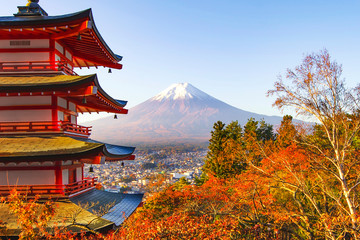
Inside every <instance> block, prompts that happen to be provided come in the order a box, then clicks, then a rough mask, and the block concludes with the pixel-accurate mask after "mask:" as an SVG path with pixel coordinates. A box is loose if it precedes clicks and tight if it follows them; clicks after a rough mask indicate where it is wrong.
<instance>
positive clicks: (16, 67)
mask: <svg viewBox="0 0 360 240" xmlns="http://www.w3.org/2000/svg"><path fill="white" fill-rule="evenodd" d="M33 71H45V72H48V71H60V72H64V73H65V74H68V75H77V74H76V73H75V72H74V71H73V70H72V68H70V67H68V65H67V64H66V62H63V61H55V62H50V61H31V62H0V73H1V72H3V73H7V72H33Z"/></svg>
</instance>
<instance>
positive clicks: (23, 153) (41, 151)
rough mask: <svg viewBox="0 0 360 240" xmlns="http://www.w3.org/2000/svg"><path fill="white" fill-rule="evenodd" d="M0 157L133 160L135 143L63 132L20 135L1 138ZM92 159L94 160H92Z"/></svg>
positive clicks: (10, 158)
mask: <svg viewBox="0 0 360 240" xmlns="http://www.w3.org/2000/svg"><path fill="white" fill-rule="evenodd" d="M0 145H1V148H0V161H2V162H3V161H4V160H5V161H24V160H30V161H31V160H33V161H42V160H46V161H49V158H51V159H52V160H54V161H56V160H64V159H66V160H70V159H74V160H76V159H77V160H84V161H88V160H89V159H92V158H94V157H96V156H101V157H105V159H104V160H105V161H114V160H131V159H133V155H132V154H133V153H134V151H135V148H134V147H123V146H117V145H108V144H106V143H102V142H98V141H93V140H89V139H86V138H74V137H69V136H64V135H37V136H34V135H31V136H29V135H21V136H19V135H17V136H4V137H1V138H0ZM90 162H91V161H90Z"/></svg>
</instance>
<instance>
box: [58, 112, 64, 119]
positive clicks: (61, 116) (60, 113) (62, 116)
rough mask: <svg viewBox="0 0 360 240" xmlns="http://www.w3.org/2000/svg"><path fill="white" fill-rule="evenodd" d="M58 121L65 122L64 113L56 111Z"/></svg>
mask: <svg viewBox="0 0 360 240" xmlns="http://www.w3.org/2000/svg"><path fill="white" fill-rule="evenodd" d="M58 120H59V121H65V118H64V112H62V111H58Z"/></svg>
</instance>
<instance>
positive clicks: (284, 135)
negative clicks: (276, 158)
mask: <svg viewBox="0 0 360 240" xmlns="http://www.w3.org/2000/svg"><path fill="white" fill-rule="evenodd" d="M292 120H293V118H292V116H290V115H285V116H284V117H283V120H282V121H281V125H280V127H279V129H278V130H277V136H276V146H277V147H279V148H287V147H288V146H290V145H291V144H292V143H293V142H294V141H295V140H296V138H297V135H298V132H297V130H296V127H295V125H294V124H293V121H292Z"/></svg>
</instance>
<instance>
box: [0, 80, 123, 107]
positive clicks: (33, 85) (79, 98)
mask: <svg viewBox="0 0 360 240" xmlns="http://www.w3.org/2000/svg"><path fill="white" fill-rule="evenodd" d="M30 93H31V95H32V96H35V95H37V94H38V95H44V94H46V93H47V94H55V95H57V96H60V97H64V98H67V99H69V100H70V101H72V102H74V103H76V104H77V107H78V109H77V110H78V111H79V112H81V113H84V112H90V113H91V112H113V113H125V114H126V113H127V110H126V109H124V107H125V105H126V104H127V101H123V100H116V99H114V98H112V97H111V96H110V95H108V94H107V93H106V92H105V91H104V90H103V89H102V88H101V86H100V83H99V81H98V79H97V76H96V74H92V75H86V76H71V75H40V76H34V75H16V76H0V96H12V95H14V96H18V95H19V94H20V95H22V96H26V95H29V94H30ZM84 97H85V98H86V103H84V101H83V99H84Z"/></svg>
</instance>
